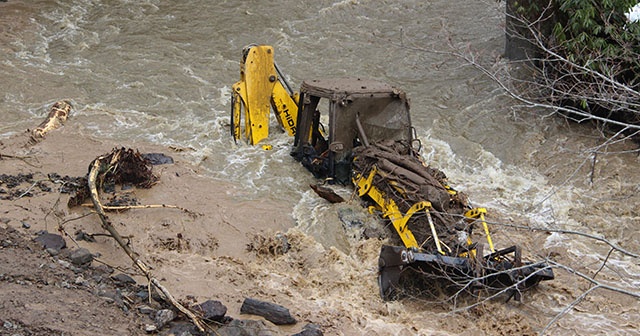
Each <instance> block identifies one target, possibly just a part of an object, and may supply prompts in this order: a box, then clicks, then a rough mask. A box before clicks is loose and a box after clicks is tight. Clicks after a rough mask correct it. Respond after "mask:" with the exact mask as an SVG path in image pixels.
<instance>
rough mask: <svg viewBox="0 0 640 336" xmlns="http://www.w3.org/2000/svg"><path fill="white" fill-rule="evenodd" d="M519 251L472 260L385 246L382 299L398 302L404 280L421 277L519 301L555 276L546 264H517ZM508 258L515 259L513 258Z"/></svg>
mask: <svg viewBox="0 0 640 336" xmlns="http://www.w3.org/2000/svg"><path fill="white" fill-rule="evenodd" d="M518 251H519V248H518V247H516V246H512V247H509V248H506V249H503V250H500V251H497V252H495V253H492V254H489V255H487V256H484V257H479V258H469V257H452V256H446V255H440V254H429V253H421V252H415V251H412V250H411V249H407V248H405V247H402V246H388V245H384V246H382V249H381V251H380V258H379V259H378V267H379V272H378V284H379V287H380V296H381V297H382V299H383V300H385V301H386V300H394V299H397V298H398V297H399V296H400V294H401V293H400V291H399V286H400V279H401V277H402V276H404V275H405V274H406V275H407V276H416V274H418V275H420V276H424V277H427V278H433V279H434V280H435V281H442V282H443V284H444V285H445V286H453V287H456V288H458V289H460V288H463V289H465V290H467V291H470V292H473V291H476V290H479V289H486V290H490V291H504V292H506V293H508V294H509V298H511V297H515V298H516V300H519V299H520V293H521V292H522V291H525V290H527V289H530V288H532V287H534V286H536V285H537V284H538V283H539V282H540V281H544V280H552V279H553V278H554V274H553V270H552V269H551V268H550V267H549V266H548V265H547V264H545V263H535V264H522V263H521V262H520V261H519V260H518V258H519V252H518ZM509 255H512V256H511V258H509V257H508V256H509ZM409 270H412V271H414V272H408V271H409Z"/></svg>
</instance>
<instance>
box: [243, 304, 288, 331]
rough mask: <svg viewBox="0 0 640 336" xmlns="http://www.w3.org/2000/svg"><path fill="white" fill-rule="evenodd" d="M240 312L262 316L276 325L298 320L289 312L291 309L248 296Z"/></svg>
mask: <svg viewBox="0 0 640 336" xmlns="http://www.w3.org/2000/svg"><path fill="white" fill-rule="evenodd" d="M240 314H252V315H258V316H262V317H264V318H265V319H267V320H268V321H270V322H273V323H274V324H276V325H281V324H295V323H296V322H297V321H296V319H295V318H293V317H292V316H291V313H289V309H287V308H285V307H283V306H281V305H278V304H275V303H270V302H265V301H260V300H256V299H251V298H246V299H244V302H243V303H242V307H240Z"/></svg>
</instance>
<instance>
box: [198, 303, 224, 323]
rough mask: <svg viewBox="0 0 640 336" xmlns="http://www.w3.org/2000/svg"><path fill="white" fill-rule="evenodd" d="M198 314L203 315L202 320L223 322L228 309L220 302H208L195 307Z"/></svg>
mask: <svg viewBox="0 0 640 336" xmlns="http://www.w3.org/2000/svg"><path fill="white" fill-rule="evenodd" d="M193 309H194V310H195V311H196V312H199V313H201V314H202V318H204V319H205V320H213V321H218V322H221V321H222V320H223V319H224V315H225V314H226V313H227V307H225V305H223V304H222V302H220V301H216V300H207V301H205V302H203V303H201V304H198V305H195V306H193Z"/></svg>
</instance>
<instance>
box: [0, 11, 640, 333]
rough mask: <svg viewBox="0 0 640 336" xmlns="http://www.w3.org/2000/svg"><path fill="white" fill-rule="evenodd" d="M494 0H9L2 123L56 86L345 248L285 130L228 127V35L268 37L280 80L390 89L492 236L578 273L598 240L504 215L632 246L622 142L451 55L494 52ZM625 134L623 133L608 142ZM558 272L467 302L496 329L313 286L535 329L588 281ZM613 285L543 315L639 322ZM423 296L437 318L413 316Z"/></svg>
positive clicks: (593, 268)
mask: <svg viewBox="0 0 640 336" xmlns="http://www.w3.org/2000/svg"><path fill="white" fill-rule="evenodd" d="M503 6H504V3H503V2H496V1H488V0H487V1H482V0H471V1H468V0H467V1H459V0H455V1H450V0H437V1H419V0H407V1H382V0H380V1H378V0H375V1H374V0H370V1H367V0H360V1H358V0H351V1H349V0H342V1H330V0H320V1H313V2H310V1H299V0H298V1H296V0H286V1H256V0H253V1H251V0H250V1H239V0H228V1H223V0H220V1H207V0H193V1H160V0H137V1H133V0H67V1H62V0H60V1H52V0H24V1H19V0H9V1H8V2H6V3H0V52H1V54H2V58H1V59H0V78H1V79H0V102H1V104H0V115H2V123H0V136H3V137H4V136H9V135H11V134H14V133H17V132H22V131H23V130H25V129H27V128H30V127H33V125H37V124H38V123H39V122H40V121H41V120H42V117H43V113H44V112H43V111H46V110H48V108H49V107H50V106H51V104H52V103H53V102H55V101H56V100H59V99H69V100H71V101H72V103H73V105H74V107H75V109H74V114H73V115H72V118H73V120H74V121H73V122H74V123H79V124H82V125H83V127H84V128H85V129H86V130H87V132H90V133H91V134H92V135H93V136H96V137H103V138H110V139H114V140H116V141H119V142H122V143H126V142H127V141H131V140H137V141H147V142H152V143H156V144H160V145H164V146H178V147H182V148H191V149H192V152H191V158H192V160H193V163H194V164H197V165H200V166H201V167H203V169H205V171H206V174H207V175H209V176H211V177H212V178H219V179H224V180H226V181H229V182H231V183H234V184H237V185H239V186H241V188H243V189H244V190H245V191H244V193H243V197H245V198H246V199H258V198H272V199H274V200H278V201H283V202H289V203H293V209H294V210H293V213H292V216H293V217H294V219H295V220H296V222H297V224H298V226H299V227H300V228H301V229H302V231H303V233H304V234H306V235H309V236H311V237H313V238H314V239H315V240H316V241H318V242H320V243H322V244H323V245H324V246H325V247H326V248H330V247H331V246H335V247H337V248H338V250H341V251H349V250H350V249H351V248H353V246H351V245H350V244H354V242H352V241H350V240H349V239H346V238H344V239H338V238H336V236H344V233H341V232H338V231H340V230H341V229H342V227H341V225H340V224H339V223H337V224H336V223H331V224H327V223H324V222H323V221H330V220H332V219H334V220H335V217H336V216H335V215H334V212H335V210H336V209H335V208H334V207H329V206H326V205H324V204H323V203H321V202H319V201H318V199H317V198H316V197H315V196H314V194H312V192H310V191H309V189H308V184H309V183H310V182H312V181H313V179H312V177H311V176H310V174H308V173H307V172H306V171H305V170H304V169H303V168H301V167H300V166H299V164H298V163H297V162H295V161H293V159H291V158H290V157H289V155H288V153H289V149H290V144H291V142H292V141H291V139H290V138H288V137H287V136H286V135H284V134H272V135H271V137H270V138H269V139H268V141H269V143H270V144H272V145H273V147H274V150H272V151H264V150H262V149H261V148H260V147H259V146H256V147H251V146H248V145H243V144H239V145H236V144H234V143H233V140H232V139H231V137H230V135H229V111H230V88H231V85H232V84H233V83H234V82H235V81H237V80H238V79H239V61H240V59H241V55H242V48H243V47H244V46H246V45H248V44H252V43H259V44H269V45H272V46H274V49H275V58H276V61H277V63H278V65H279V67H280V68H281V69H282V70H283V71H284V73H285V74H286V77H287V79H288V80H289V81H290V82H291V83H292V84H293V85H294V87H295V86H297V85H299V84H300V83H301V82H302V81H303V80H304V79H307V78H313V77H331V76H339V77H345V76H354V77H366V78H373V79H378V80H382V81H385V82H388V83H390V84H392V85H394V86H396V87H398V88H401V89H403V90H404V91H406V92H407V95H408V97H409V99H410V101H411V111H412V120H413V124H414V126H415V128H416V131H417V135H418V137H419V138H420V139H421V141H422V144H423V146H424V150H423V156H424V157H425V159H426V160H427V162H429V164H432V165H434V166H436V167H439V168H440V169H442V170H443V171H445V172H446V174H447V175H448V176H449V179H450V181H451V182H452V184H453V185H454V186H456V187H457V188H458V189H460V190H463V191H465V193H467V194H468V195H470V197H471V199H472V201H473V202H474V205H476V206H484V207H487V208H489V211H490V212H494V213H495V215H494V216H493V220H494V221H496V222H498V223H496V225H495V227H496V230H497V232H496V236H497V239H503V240H502V242H501V243H500V245H502V247H506V246H507V245H510V244H514V243H517V244H521V245H523V246H524V247H525V249H524V254H525V257H529V258H532V259H540V258H546V257H551V258H552V259H553V260H555V261H557V262H558V263H561V264H562V265H566V266H567V267H569V268H571V269H572V270H576V271H579V272H581V274H586V275H589V276H593V275H594V274H595V272H597V270H598V269H599V267H600V265H601V264H602V263H603V261H604V260H605V257H606V255H607V252H608V249H607V245H605V244H604V243H602V242H598V241H596V240H594V239H587V238H584V237H581V236H578V235H574V234H563V233H553V234H552V233H544V232H538V231H535V232H531V231H528V230H515V229H513V228H512V227H510V226H511V225H522V226H527V227H533V228H544V229H549V230H571V231H579V232H583V233H587V234H589V235H593V236H597V237H601V238H604V239H608V240H609V241H611V242H613V243H614V244H616V246H621V247H622V248H624V249H626V250H628V251H632V252H634V253H636V254H637V253H638V252H637V251H638V250H639V247H640V234H639V233H638V225H639V224H640V214H639V212H640V210H638V208H637V204H640V198H639V197H638V195H637V193H638V191H640V187H639V185H640V184H639V183H640V177H639V176H638V174H637V173H636V169H635V167H637V165H638V164H639V162H638V157H637V155H636V154H634V153H633V152H631V153H615V154H599V155H598V156H597V161H595V162H596V164H595V165H592V163H593V162H594V161H593V160H592V159H593V155H592V153H593V151H594V148H596V146H598V145H600V144H602V143H603V139H602V138H601V137H600V133H599V132H598V131H597V130H596V129H594V128H592V127H590V126H584V125H575V124H573V125H572V124H567V123H565V122H564V121H563V120H561V119H559V118H555V117H549V116H547V113H548V111H536V110H530V109H526V108H524V107H521V106H518V105H517V104H516V103H515V102H514V101H513V100H511V99H510V98H509V97H507V96H506V95H505V94H504V92H502V90H501V89H500V87H499V86H498V85H497V84H496V83H494V82H492V81H491V80H489V79H488V78H486V77H485V76H484V75H483V74H482V73H481V72H480V71H478V70H477V69H476V68H474V67H473V66H470V65H469V64H467V63H466V62H464V61H463V60H461V59H460V58H458V57H455V56H454V55H453V52H459V51H462V52H467V53H469V54H470V55H471V54H472V55H474V56H475V57H476V58H477V60H478V61H479V63H480V64H482V65H484V66H486V67H487V68H488V69H489V70H490V71H501V70H504V69H505V68H506V67H507V66H509V64H508V62H506V61H505V60H503V59H502V58H501V54H502V52H503V47H504V31H503V29H504V28H503V26H504V17H503V14H502V11H503V8H502V7H503ZM634 148H635V147H634V145H633V144H629V143H625V142H622V143H614V144H611V145H610V146H608V147H607V148H606V149H607V150H609V151H610V152H621V151H628V150H632V149H634ZM600 149H603V148H600ZM505 224H506V225H505ZM327 227H330V228H331V227H333V229H327ZM372 253H376V252H375V251H373V252H372ZM556 274H557V275H558V280H556V281H555V282H551V283H549V284H546V283H545V284H543V285H542V286H541V289H539V290H538V291H536V292H535V294H533V295H532V296H531V297H529V298H527V299H526V300H525V302H524V303H523V304H521V305H506V306H503V305H502V303H500V304H498V305H496V306H493V308H492V309H495V312H487V311H485V312H477V311H476V312H475V313H471V314H481V315H482V316H483V317H482V320H484V321H485V323H489V324H491V323H494V324H504V325H505V327H504V328H502V329H500V328H497V329H495V328H494V329H491V327H487V326H486V325H485V326H482V325H479V326H477V327H478V330H469V329H464V328H460V327H457V326H456V325H457V324H459V323H462V322H461V321H463V320H464V319H466V317H465V314H468V313H469V312H463V313H456V314H449V313H448V312H447V308H446V307H445V308H442V307H439V308H437V309H435V308H432V307H429V305H428V304H423V303H422V302H420V301H419V300H417V301H412V300H409V301H408V302H400V303H391V304H390V305H389V306H387V311H386V312H384V313H382V312H372V311H368V310H367V307H358V306H350V305H344V304H341V303H340V301H339V300H340V295H337V296H336V295H331V296H327V297H323V298H322V300H324V301H325V304H326V305H328V306H331V307H348V309H356V310H357V309H361V310H362V311H363V312H362V314H360V315H357V316H360V318H362V319H365V320H366V319H368V322H366V323H365V322H363V321H360V320H358V321H353V324H354V326H353V327H350V328H349V329H348V330H352V332H353V331H354V330H355V331H358V332H361V333H367V334H379V335H404V334H413V333H415V334H432V333H441V334H476V333H477V334H493V333H515V334H519V333H528V332H532V333H536V332H540V331H541V330H542V328H544V327H545V326H546V324H547V323H549V322H550V321H551V320H552V319H553V317H554V316H556V314H558V313H560V312H561V311H562V309H563V308H565V307H567V306H568V305H569V304H571V303H572V302H573V300H575V299H576V298H577V297H578V296H579V295H580V294H582V293H583V292H584V291H585V290H587V289H588V288H589V285H588V283H587V282H586V281H585V280H584V279H582V278H581V277H580V276H579V275H576V274H575V273H572V272H571V271H567V270H563V269H561V268H558V269H556ZM285 276H286V274H285ZM597 280H598V281H602V282H603V283H604V284H607V285H611V286H615V287H616V288H619V289H622V290H626V291H632V292H633V291H635V293H636V294H637V293H638V287H639V286H640V265H639V261H638V259H637V258H634V257H630V256H628V255H626V256H625V255H623V254H621V253H618V252H614V253H612V254H611V256H610V259H609V260H608V261H607V263H606V267H604V268H603V270H602V271H601V272H600V273H599V274H598V277H597ZM318 286H320V285H318ZM355 286H357V284H355ZM347 288H349V287H347ZM351 288H352V287H351ZM352 289H353V288H352ZM315 290H316V291H315V292H314V293H324V292H323V291H322V290H321V289H320V288H316V289H315ZM611 293H613V292H612V291H608V290H607V289H602V288H601V289H598V290H595V291H593V292H592V293H591V294H590V295H589V296H587V298H586V299H585V300H584V301H583V302H581V303H580V304H578V305H577V306H576V308H574V309H570V310H569V313H568V314H567V315H565V316H563V318H562V319H560V320H559V322H557V323H555V324H554V325H552V326H551V327H550V328H549V329H548V331H547V332H548V333H549V334H558V335H560V334H561V335H566V334H620V335H622V334H632V333H636V334H637V333H638V327H639V326H638V322H637V321H638V320H639V318H640V311H639V308H638V306H640V305H638V300H637V299H632V298H630V297H629V296H626V295H620V294H615V295H613V294H611ZM373 294H376V293H373ZM344 295H346V296H349V295H356V294H349V292H348V291H347V294H344ZM357 295H367V294H362V293H358V294H357ZM525 297H526V296H525ZM332 300H333V301H332ZM496 307H499V308H496ZM335 309H339V308H335ZM345 309H346V308H345ZM412 311H415V312H416V315H415V316H412V314H410V312H412ZM430 314H431V315H433V314H435V316H439V317H438V318H441V319H450V320H448V322H440V323H439V324H438V327H437V328H435V327H431V326H427V325H424V323H425V322H424V318H425V316H430ZM532 314H533V315H535V316H534V317H531V316H530V315H532ZM390 316H393V319H392V318H391V317H390ZM514 316H515V317H514ZM522 316H527V317H526V318H524V317H522ZM518 319H521V320H518ZM522 319H523V320H526V323H525V322H522ZM514 320H515V322H514ZM508 325H519V326H520V327H522V325H525V326H527V328H528V329H527V328H524V329H517V328H516V329H509V328H508V327H506V326H508ZM346 334H349V333H348V332H347V333H346Z"/></svg>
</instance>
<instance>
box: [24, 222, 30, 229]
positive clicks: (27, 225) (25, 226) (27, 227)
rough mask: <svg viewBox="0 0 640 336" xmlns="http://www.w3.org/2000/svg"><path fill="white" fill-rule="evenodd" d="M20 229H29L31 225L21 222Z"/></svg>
mask: <svg viewBox="0 0 640 336" xmlns="http://www.w3.org/2000/svg"><path fill="white" fill-rule="evenodd" d="M22 227H23V228H25V229H30V228H31V224H29V223H27V222H22Z"/></svg>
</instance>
